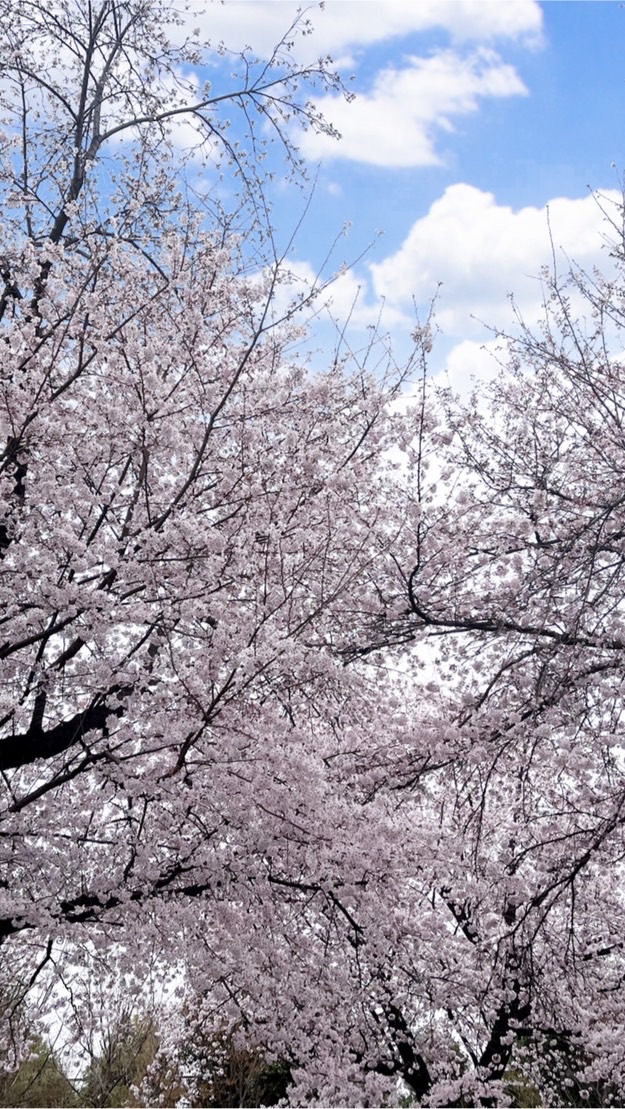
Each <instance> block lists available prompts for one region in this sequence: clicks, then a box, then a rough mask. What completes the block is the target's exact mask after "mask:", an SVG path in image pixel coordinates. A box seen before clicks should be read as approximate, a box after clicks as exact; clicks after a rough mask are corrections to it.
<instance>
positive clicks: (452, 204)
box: [370, 184, 619, 340]
mask: <svg viewBox="0 0 625 1109" xmlns="http://www.w3.org/2000/svg"><path fill="white" fill-rule="evenodd" d="M618 200H619V195H618V194H617V193H616V192H612V193H610V192H606V193H604V194H603V200H602V201H601V202H599V201H598V199H597V197H595V196H592V195H589V196H587V197H583V198H581V199H567V198H565V197H559V198H556V199H554V200H552V201H550V203H549V205H548V206H546V207H543V208H533V207H527V208H521V209H519V210H514V209H513V208H510V207H508V206H507V205H502V204H498V203H497V201H496V199H495V197H494V196H493V194H492V193H488V192H482V191H481V190H480V189H477V188H474V187H473V186H472V185H467V184H457V185H452V186H450V187H449V188H448V189H446V190H445V192H444V194H443V195H442V196H441V197H440V198H439V199H438V200H436V201H435V202H434V204H432V206H431V208H430V210H429V212H428V213H427V214H426V215H425V216H423V218H422V219H419V220H417V221H416V223H414V224H413V226H412V228H411V230H410V232H409V233H408V235H407V237H406V239H405V240H404V242H403V244H402V245H401V247H400V249H399V250H398V251H397V252H396V253H395V254H392V255H390V256H389V257H388V258H385V259H384V260H383V261H382V262H381V263H379V264H372V265H371V267H370V270H371V277H372V282H373V287H374V290H375V293H376V294H377V296H379V297H384V298H385V299H386V300H387V302H388V303H389V305H392V306H393V307H394V309H395V310H396V311H398V310H400V309H401V308H402V307H403V308H404V310H405V311H406V312H409V311H410V307H411V305H412V303H413V300H414V301H416V302H417V304H424V303H426V302H428V301H429V300H430V299H431V297H432V296H433V295H434V294H435V293H436V290H437V288H438V287H439V286H440V292H439V299H438V310H437V319H438V323H439V325H440V327H441V329H442V330H443V332H444V333H445V334H446V335H447V336H449V337H456V338H458V339H462V340H471V339H478V338H480V337H482V336H485V335H486V334H487V332H486V331H485V328H484V324H485V323H486V324H488V325H489V326H491V327H506V326H507V325H508V324H509V323H510V321H511V316H512V313H511V308H510V303H509V299H508V297H509V295H510V294H513V295H514V299H515V304H516V305H517V306H518V308H519V310H520V311H521V313H522V314H523V316H524V318H526V319H527V320H528V322H532V321H533V320H536V319H538V317H539V316H540V314H541V305H542V299H543V287H542V284H541V281H540V279H539V272H540V269H541V267H542V266H545V265H551V264H552V261H553V254H554V252H555V258H556V262H557V264H558V266H559V267H560V268H561V270H563V271H566V270H567V269H568V265H569V262H575V263H577V264H578V265H579V266H580V267H582V268H583V269H586V270H591V269H592V267H593V266H599V267H602V266H603V267H605V266H606V265H608V264H609V258H608V256H607V254H606V251H605V250H604V241H605V237H606V235H608V237H609V226H608V224H607V221H606V216H605V214H604V208H605V207H606V205H608V207H609V205H610V203H611V202H612V201H613V202H618Z"/></svg>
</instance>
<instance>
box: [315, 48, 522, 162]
mask: <svg viewBox="0 0 625 1109" xmlns="http://www.w3.org/2000/svg"><path fill="white" fill-rule="evenodd" d="M526 92H527V90H526V88H525V85H524V84H523V82H522V80H521V79H520V77H519V76H518V74H517V73H516V71H515V69H514V68H513V66H511V65H507V64H506V63H505V62H503V61H502V60H501V58H500V57H499V55H498V54H497V53H496V52H495V51H493V50H492V49H490V48H486V47H481V48H479V49H477V50H475V51H472V52H471V53H470V54H469V55H467V56H462V55H461V54H459V53H458V52H457V51H455V50H451V49H450V50H443V51H439V52H438V53H435V54H432V55H431V56H430V57H427V58H421V57H410V58H409V59H408V60H407V63H406V64H405V65H402V66H401V67H395V66H393V67H388V68H386V69H383V70H381V71H380V72H379V73H378V74H377V76H376V78H375V81H374V83H373V86H372V88H371V90H370V91H369V92H367V93H364V94H361V95H358V96H357V97H356V99H355V101H354V102H353V103H346V102H345V100H343V99H341V98H340V97H325V98H324V99H322V100H320V101H319V107H320V108H321V110H322V112H323V114H324V115H325V116H326V118H327V119H330V120H332V123H333V124H334V125H335V127H337V128H338V130H339V132H340V133H341V136H342V140H341V142H339V143H336V142H333V141H332V140H330V139H328V138H327V137H326V136H324V135H316V134H314V133H313V132H307V133H306V135H304V138H303V140H302V141H301V146H302V149H303V151H304V153H305V154H306V155H308V157H310V158H316V157H318V158H323V159H324V160H327V159H328V158H331V157H334V158H344V159H351V160H354V161H359V162H366V163H369V164H372V165H378V166H427V165H434V164H436V163H438V162H439V161H440V156H439V154H438V152H437V150H436V145H435V141H436V137H437V133H438V132H439V131H440V130H445V131H450V130H453V119H454V117H457V116H461V115H467V114H468V113H470V112H475V111H477V109H478V107H479V102H480V100H481V99H483V98H484V97H505V96H518V95H523V94H525V93H526Z"/></svg>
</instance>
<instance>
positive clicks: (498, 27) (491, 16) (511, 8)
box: [188, 0, 542, 56]
mask: <svg viewBox="0 0 625 1109" xmlns="http://www.w3.org/2000/svg"><path fill="white" fill-rule="evenodd" d="M301 7H306V5H301V4H300V3H299V2H296V0H227V2H226V3H225V4H217V3H210V4H206V3H205V2H203V0H192V2H191V3H190V4H189V7H188V11H189V13H190V20H191V21H192V22H193V24H194V25H197V26H199V27H200V28H201V29H202V32H203V34H204V35H205V36H207V37H209V38H210V39H211V41H212V42H213V43H214V44H215V45H217V44H218V43H219V41H220V40H223V41H224V42H225V43H226V45H227V46H228V47H229V48H230V49H233V50H239V49H241V48H242V47H243V46H245V45H246V44H248V43H249V44H250V45H251V46H252V47H253V49H254V50H255V51H258V52H263V51H265V52H266V51H268V50H271V49H272V48H273V47H274V46H275V45H276V43H277V42H278V41H279V39H280V37H281V36H282V35H283V33H284V32H285V30H286V29H287V27H288V26H289V23H290V22H291V21H292V20H293V19H294V18H295V17H296V14H297V11H298V9H299V8H301ZM306 18H307V19H309V20H310V22H311V25H312V27H313V35H312V36H311V38H310V39H308V40H307V39H304V40H303V44H302V51H300V50H299V49H298V48H297V46H296V55H297V56H299V55H300V53H302V52H303V54H304V56H306V55H310V53H311V51H310V46H311V44H312V45H313V46H314V51H312V53H313V54H318V53H319V52H321V53H331V54H333V55H334V56H338V55H340V54H345V53H351V52H352V51H353V50H354V49H356V50H357V49H358V48H359V47H367V46H371V45H373V44H375V43H380V42H384V41H388V40H389V39H392V38H400V37H404V36H406V35H410V34H414V33H419V32H423V31H428V30H434V29H441V30H445V31H447V32H448V34H449V35H450V36H451V37H452V38H453V39H454V40H455V41H458V42H460V41H470V42H488V41H490V40H492V39H495V38H513V39H516V38H523V39H524V40H526V41H527V40H530V41H537V40H538V38H539V36H540V33H541V30H542V11H541V8H540V5H539V3H538V0H505V3H503V2H502V0H418V2H413V3H410V2H409V0H326V3H325V5H324V6H323V7H321V5H319V4H314V3H313V4H311V5H310V7H308V8H307V9H306Z"/></svg>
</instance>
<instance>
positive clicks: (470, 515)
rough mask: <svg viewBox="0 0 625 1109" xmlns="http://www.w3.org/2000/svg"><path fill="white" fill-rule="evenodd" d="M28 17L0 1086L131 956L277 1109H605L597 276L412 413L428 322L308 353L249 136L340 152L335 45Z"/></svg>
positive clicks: (4, 438)
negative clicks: (526, 1104) (399, 354)
mask: <svg viewBox="0 0 625 1109" xmlns="http://www.w3.org/2000/svg"><path fill="white" fill-rule="evenodd" d="M13 8H14V5H12V4H11V5H10V4H8V3H7V0H4V4H3V5H0V12H1V14H2V16H3V18H2V23H1V26H2V28H3V29H2V33H1V35H0V39H1V41H0V53H1V58H2V72H3V83H2V86H1V88H0V97H1V104H2V116H3V126H4V143H3V155H2V156H3V162H2V167H1V177H0V187H1V189H2V202H3V210H4V212H5V218H4V222H3V224H2V227H1V229H0V259H1V270H0V277H1V279H2V293H1V294H0V340H1V351H2V359H1V390H0V420H1V422H2V430H1V437H0V443H1V447H2V453H1V455H0V556H1V557H0V591H1V598H2V603H1V605H0V628H1V632H0V671H1V677H2V681H1V683H0V721H1V732H0V771H1V772H2V784H3V793H2V804H1V808H0V831H1V838H0V858H1V866H2V871H1V876H0V939H1V940H2V943H3V954H5V956H6V958H5V960H4V961H3V968H2V975H3V976H4V977H3V978H2V979H1V980H0V990H4V987H5V983H6V990H5V991H4V992H5V993H6V996H7V997H9V996H10V997H13V996H15V997H16V1001H15V1005H7V1006H5V1007H3V1018H2V1019H3V1021H4V1024H5V1026H6V1028H7V1030H8V1032H9V1033H13V1032H14V1033H15V1037H14V1038H15V1041H16V1042H15V1052H14V1054H15V1061H16V1065H17V1064H19V1059H20V1054H19V1042H18V1040H19V1035H18V1032H19V1029H18V1027H17V1025H18V1023H19V1022H18V1021H17V1014H18V1013H22V1012H23V1003H24V997H25V996H26V995H28V994H30V996H31V997H33V998H35V1000H36V1002H37V1004H39V1005H42V1006H43V1005H44V1003H45V1002H46V1001H51V1002H53V1003H54V1004H55V1005H56V1006H57V1007H60V1011H61V1012H62V1013H63V1017H64V1019H65V1020H66V1021H67V1027H68V1028H69V1029H71V1028H73V1029H74V1030H75V1031H76V1036H77V1037H79V1035H80V1034H82V1033H83V1032H85V1029H86V1023H85V1022H88V1021H89V1019H93V1020H94V1021H95V1016H94V1014H93V1007H92V1006H91V1007H90V998H92V997H93V992H92V984H93V981H94V978H96V977H98V976H100V978H102V980H104V979H105V978H106V974H108V973H113V974H114V975H116V978H115V982H116V988H117V989H119V984H120V983H122V984H123V986H124V988H125V989H127V990H128V991H131V990H132V989H136V990H137V991H138V992H139V993H140V992H141V989H144V988H145V982H146V981H147V980H148V979H149V980H150V981H151V982H153V981H157V980H158V981H160V982H161V985H162V988H163V990H164V992H165V995H166V996H168V997H169V1000H170V1002H171V1004H170V1012H169V1015H168V1018H167V1020H166V1021H165V1022H164V1027H163V1028H162V1029H161V1030H160V1032H159V1035H160V1037H161V1042H162V1051H163V1055H162V1058H161V1060H160V1063H162V1062H163V1059H165V1060H166V1062H167V1060H169V1062H171V1066H172V1068H173V1071H172V1073H174V1072H175V1073H176V1075H177V1076H178V1075H179V1074H182V1070H181V1069H178V1070H176V1058H177V1056H176V1052H177V1051H178V1052H179V1055H180V1057H181V1058H182V1057H183V1056H184V1051H183V1050H182V1047H183V1046H184V1039H185V1036H188V1029H189V1019H190V1018H189V1014H192V1025H193V1027H194V1028H195V1029H196V1031H197V1036H198V1043H202V1044H204V1043H207V1044H210V1043H211V1042H212V1041H211V1039H210V1037H211V1035H214V1037H215V1041H216V1042H218V1043H227V1044H228V1045H229V1050H230V1047H231V1049H232V1052H233V1053H234V1055H233V1057H236V1058H248V1059H255V1060H262V1062H263V1067H264V1066H265V1063H266V1065H267V1066H268V1067H271V1066H272V1065H273V1064H275V1065H276V1066H277V1067H279V1070H280V1076H281V1081H282V1079H285V1080H286V1079H287V1078H288V1081H289V1082H290V1085H289V1090H288V1100H289V1102H290V1104H292V1105H298V1104H315V1103H316V1104H321V1105H323V1104H326V1105H327V1104H340V1105H376V1104H388V1105H392V1104H398V1103H399V1102H400V1101H401V1100H402V1098H406V1097H408V1098H410V1099H412V1101H413V1102H414V1103H416V1104H423V1105H458V1104H462V1105H505V1104H510V1103H512V1104H521V1103H523V1100H524V1098H525V1099H527V1098H531V1097H534V1098H535V1099H541V1098H542V1099H543V1100H545V1101H549V1102H552V1103H554V1104H555V1103H557V1104H577V1103H580V1104H581V1103H587V1104H597V1105H600V1104H601V1105H602V1104H618V1102H619V1099H620V1098H621V1097H622V1094H621V1091H622V1090H623V1089H624V1088H625V1072H624V1067H625V1058H624V1055H623V1048H622V1037H621V1027H622V1004H621V1003H620V1000H619V997H620V990H621V986H622V981H623V974H624V971H625V967H624V966H623V934H624V933H623V929H624V925H625V915H624V909H625V906H624V904H623V895H622V878H623V851H624V848H623V820H622V815H621V813H622V811H623V800H624V797H625V794H624V793H623V754H622V750H621V735H620V727H621V724H620V721H621V712H622V695H621V690H622V674H621V671H622V658H623V650H624V648H625V630H624V628H623V612H622V580H623V539H622V537H623V535H624V534H625V524H624V522H623V519H622V517H623V508H622V504H623V489H622V486H623V472H624V469H623V464H622V457H621V456H622V445H623V431H622V428H623V423H622V421H623V403H624V402H623V389H624V386H623V367H622V364H621V362H620V361H619V358H618V353H617V355H616V357H614V356H612V355H611V354H610V351H616V352H618V351H620V349H621V345H620V343H619V336H620V335H621V333H622V327H623V309H622V304H623V291H622V283H621V281H620V279H618V280H615V281H612V282H608V281H606V280H602V279H601V278H599V277H594V278H593V279H592V281H589V280H588V279H584V278H583V277H582V276H580V275H575V274H573V275H572V278H571V282H572V284H571V285H570V287H567V286H566V285H565V286H562V285H561V284H559V283H557V282H553V283H551V285H549V284H548V297H547V298H546V315H545V323H544V328H543V330H542V332H540V333H536V334H533V333H532V332H530V331H529V330H524V329H523V328H521V329H520V330H519V332H518V334H517V336H516V338H515V339H514V340H512V341H511V342H510V343H509V344H508V346H507V348H506V351H507V353H505V357H504V367H503V371H502V374H501V376H500V378H499V379H498V380H497V381H496V382H495V383H494V385H493V386H492V387H490V389H489V390H482V391H481V393H480V395H479V396H478V397H476V398H475V399H474V401H472V402H471V403H469V404H468V405H466V404H465V405H463V404H461V403H460V402H458V401H456V400H454V399H453V398H452V397H451V396H445V395H443V396H441V395H430V392H429V390H428V389H427V388H426V383H425V376H424V379H423V381H424V383H423V388H417V390H416V395H415V399H414V401H413V403H412V404H408V405H406V403H405V401H404V400H403V399H402V403H401V405H398V404H396V403H395V402H396V401H397V400H398V398H399V396H400V394H401V393H402V390H403V389H404V387H405V386H406V384H407V382H408V381H409V380H410V378H411V375H412V374H413V372H415V371H419V373H421V372H423V374H424V375H425V360H426V358H427V353H428V346H429V337H428V329H427V327H426V328H423V329H421V330H419V331H418V332H417V333H416V335H415V341H416V348H417V355H418V356H417V357H414V358H413V360H412V361H411V362H410V363H409V364H408V365H407V366H405V367H400V368H397V367H396V366H395V365H394V364H393V361H392V358H391V356H390V353H389V351H388V349H387V347H386V345H385V344H384V342H383V341H382V340H381V339H380V337H379V336H377V335H376V334H373V336H372V337H371V338H370V339H369V340H368V342H367V345H366V347H365V348H363V349H362V350H354V349H353V348H352V347H351V346H350V345H348V342H347V339H346V337H345V335H344V334H342V335H341V337H340V338H339V339H338V340H337V343H336V346H335V348H334V349H332V350H329V351H327V357H326V364H325V366H324V367H322V368H321V369H320V368H318V366H316V365H315V367H314V368H313V367H312V366H311V365H310V363H309V361H307V358H306V353H305V351H306V348H305V336H304V333H303V330H302V327H301V326H300V324H299V322H298V321H299V319H300V316H299V314H298V311H297V309H298V307H301V300H300V301H297V300H290V299H289V297H290V286H289V273H288V266H287V265H286V263H285V260H284V255H283V254H281V253H280V251H279V250H278V248H277V247H276V245H275V242H274V238H273V237H272V232H271V215H270V212H269V206H268V202H267V192H266V190H265V189H264V187H263V179H262V165H263V161H262V155H263V154H264V152H265V147H264V145H263V144H264V143H265V142H266V141H267V136H268V135H269V136H271V135H273V136H274V137H275V138H277V140H278V146H279V148H280V150H281V151H282V152H283V153H284V154H285V155H286V157H287V161H288V163H289V165H290V166H291V169H292V170H293V172H296V171H298V169H299V168H301V167H300V166H299V162H298V158H297V153H296V150H295V147H294V145H293V142H294V139H293V135H294V131H293V127H294V126H295V125H296V124H297V121H298V120H299V121H300V122H302V123H304V124H305V125H306V124H307V125H310V126H314V127H318V128H322V129H326V130H329V131H331V124H329V123H327V122H326V121H325V120H323V119H322V118H321V117H320V116H319V114H318V113H317V112H316V111H315V109H314V106H313V105H312V104H311V103H310V102H309V101H308V99H307V97H308V95H309V93H310V91H311V89H312V90H313V92H314V87H315V84H316V87H317V88H323V87H324V86H327V85H328V83H330V84H332V85H334V84H336V81H337V78H336V77H335V75H334V74H333V72H332V69H331V66H330V63H329V62H326V61H322V62H315V63H314V64H313V65H311V66H305V65H300V63H299V62H297V60H296V59H297V57H299V56H300V55H299V53H297V52H294V50H293V49H292V48H291V44H292V43H293V41H294V40H295V37H296V36H297V34H298V25H296V26H294V27H293V28H291V29H290V30H289V31H288V32H287V35H286V37H285V39H284V40H283V42H282V43H280V44H279V45H278V46H277V48H276V50H275V52H274V53H273V55H272V57H271V58H269V59H266V60H263V59H254V58H253V57H252V56H251V55H250V54H249V53H245V54H244V55H243V56H242V57H241V58H240V59H239V60H238V63H236V67H235V68H237V69H238V71H239V72H240V78H236V77H234V78H232V83H231V84H228V83H226V84H225V85H224V87H223V88H221V87H218V85H217V83H215V84H214V86H213V87H209V86H208V85H207V84H206V82H205V80H204V77H203V73H204V72H205V71H204V69H203V66H204V64H205V63H206V62H207V61H208V60H212V61H213V62H214V61H215V57H216V56H217V58H219V57H221V56H222V54H223V49H224V48H221V49H222V54H219V51H217V54H216V55H215V54H210V48H209V46H207V45H206V44H202V43H201V41H200V36H199V35H195V34H194V33H193V29H191V33H190V35H189V37H186V36H187V30H188V28H187V23H186V22H185V18H183V16H182V15H181V16H177V15H176V14H175V13H174V12H173V11H172V10H171V9H169V8H168V7H166V6H165V5H164V4H163V5H161V4H160V3H159V2H158V0H149V2H148V0H145V2H144V0H104V2H103V3H101V4H98V5H91V4H88V3H86V2H83V0H64V2H61V3H58V4H54V5H43V4H35V3H29V2H25V3H23V4H22V5H21V9H20V13H19V14H16V13H15V11H14V10H13ZM9 15H10V18H9ZM211 72H212V73H215V72H221V70H219V68H218V67H215V66H213V67H212V69H211ZM223 113H226V114H223ZM228 113H229V114H230V115H231V117H232V118H231V120H228ZM229 122H231V126H228V123H229ZM615 252H616V262H617V264H618V265H619V266H620V271H619V272H620V273H621V274H622V268H623V259H624V258H625V251H624V250H623V248H622V245H620V246H619V243H618V241H617V244H616V247H615ZM580 293H581V294H583V295H584V296H585V298H586V320H587V321H592V322H587V323H586V325H585V326H581V325H579V324H576V323H575V322H574V319H573V315H574V313H573V308H572V307H571V305H572V303H573V301H574V300H577V301H579V296H580ZM314 294H315V290H313V291H312V293H311V296H314ZM571 298H573V299H571ZM16 983H17V986H16ZM102 988H104V987H102ZM168 990H169V993H168V992H167V991H168ZM16 991H17V992H16ZM179 992H183V993H184V1000H183V1001H181V1002H180V1003H178V1001H177V1000H176V998H177V993H179ZM5 1010H6V1011H5ZM12 1013H13V1014H14V1017H15V1019H13V1021H12ZM88 1032H89V1029H88V1028H87V1029H86V1033H85V1034H87V1033H88ZM181 1045H182V1046H181ZM187 1046H188V1045H187ZM186 1057H188V1052H187V1056H186ZM169 1062H167V1066H168V1065H169ZM160 1063H159V1059H158V1057H157V1058H156V1060H155V1064H154V1071H153V1073H152V1075H151V1076H149V1078H150V1081H152V1083H153V1085H154V1084H155V1083H157V1078H158V1074H159V1073H161V1072H159V1065H160ZM167 1066H166V1065H165V1064H163V1067H164V1069H163V1071H162V1073H165V1072H166V1070H167ZM183 1077H184V1081H185V1082H187V1085H188V1089H187V1091H186V1093H187V1094H188V1098H189V1100H190V1101H193V1099H194V1097H197V1098H199V1097H200V1096H201V1095H200V1094H199V1093H198V1083H197V1082H196V1088H195V1092H194V1080H195V1079H197V1078H198V1075H197V1074H193V1073H191V1074H188V1075H186V1076H183ZM176 1081H178V1078H177V1079H176ZM133 1096H134V1095H133Z"/></svg>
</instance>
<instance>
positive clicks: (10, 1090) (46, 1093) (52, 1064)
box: [0, 1037, 82, 1109]
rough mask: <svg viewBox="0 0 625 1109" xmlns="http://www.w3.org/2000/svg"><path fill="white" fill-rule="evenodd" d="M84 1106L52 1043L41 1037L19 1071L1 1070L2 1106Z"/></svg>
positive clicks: (61, 1107)
mask: <svg viewBox="0 0 625 1109" xmlns="http://www.w3.org/2000/svg"><path fill="white" fill-rule="evenodd" d="M79 1105H82V1101H81V1100H80V1099H79V1097H78V1096H77V1094H76V1091H75V1090H74V1088H73V1086H72V1085H71V1083H70V1082H69V1080H68V1078H67V1077H66V1075H65V1074H64V1073H63V1070H62V1069H61V1067H60V1065H59V1063H58V1061H57V1060H56V1059H55V1057H54V1055H53V1053H52V1051H51V1050H50V1048H49V1047H48V1045H47V1044H46V1043H45V1042H44V1041H43V1040H42V1039H40V1038H39V1037H36V1038H34V1039H33V1040H32V1042H31V1050H30V1054H29V1056H28V1057H27V1058H26V1059H25V1060H24V1062H22V1063H21V1065H20V1066H19V1067H18V1069H17V1070H16V1071H13V1072H11V1071H9V1070H2V1071H0V1107H3V1109H4V1107H5V1106H7V1107H9V1106H10V1107H12V1109H22V1107H26V1106H28V1107H32V1109H36V1107H38V1106H58V1107H59V1109H69V1107H71V1106H79Z"/></svg>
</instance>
